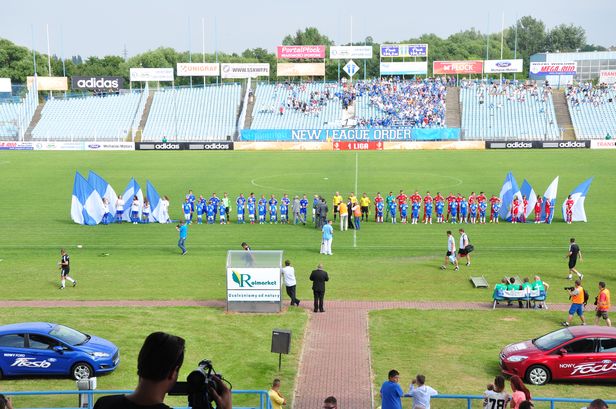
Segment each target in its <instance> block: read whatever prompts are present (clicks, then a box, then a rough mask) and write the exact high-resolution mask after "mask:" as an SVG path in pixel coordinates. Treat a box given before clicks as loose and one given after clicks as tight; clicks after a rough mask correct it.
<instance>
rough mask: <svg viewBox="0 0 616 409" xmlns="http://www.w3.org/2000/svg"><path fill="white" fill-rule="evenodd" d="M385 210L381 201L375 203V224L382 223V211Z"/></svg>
mask: <svg viewBox="0 0 616 409" xmlns="http://www.w3.org/2000/svg"><path fill="white" fill-rule="evenodd" d="M384 209H385V205H384V204H383V201H382V200H381V201H380V202H376V222H377V223H383V210H384Z"/></svg>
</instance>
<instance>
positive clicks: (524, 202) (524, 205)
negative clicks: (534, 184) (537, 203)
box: [520, 196, 528, 223]
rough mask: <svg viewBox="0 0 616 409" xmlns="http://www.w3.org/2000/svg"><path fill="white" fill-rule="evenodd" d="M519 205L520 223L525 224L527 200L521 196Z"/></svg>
mask: <svg viewBox="0 0 616 409" xmlns="http://www.w3.org/2000/svg"><path fill="white" fill-rule="evenodd" d="M520 205H521V206H522V209H521V212H520V213H521V214H520V223H526V209H528V199H527V198H526V196H522V203H520Z"/></svg>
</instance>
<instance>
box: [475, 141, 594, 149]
mask: <svg viewBox="0 0 616 409" xmlns="http://www.w3.org/2000/svg"><path fill="white" fill-rule="evenodd" d="M485 144H486V149H587V148H590V147H591V144H590V141H579V140H577V141H486V142H485Z"/></svg>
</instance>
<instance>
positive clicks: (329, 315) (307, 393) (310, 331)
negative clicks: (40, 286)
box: [0, 300, 569, 409]
mask: <svg viewBox="0 0 616 409" xmlns="http://www.w3.org/2000/svg"><path fill="white" fill-rule="evenodd" d="M306 304H311V303H310V302H306ZM225 305H226V303H225V301H218V300H214V301H208V300H162V301H149V300H115V301H70V300H66V301H0V308H2V307H5V308H6V307H40V308H52V307H137V308H138V307H214V308H224V307H225ZM308 307H309V306H308V305H306V308H307V309H308V311H309V315H310V316H309V320H308V326H307V328H306V338H305V339H304V342H303V347H302V354H301V357H300V364H299V371H298V376H297V381H296V384H295V397H294V400H293V408H294V409H318V408H321V407H322V404H323V400H324V399H325V397H327V396H329V395H334V396H336V398H337V399H338V402H340V405H339V406H340V407H342V408H352V409H372V402H373V397H372V368H371V364H370V341H369V338H368V312H369V311H370V310H383V309H394V308H407V309H419V310H490V309H491V308H492V303H486V302H432V301H429V302H421V301H327V300H326V302H325V309H326V312H325V313H313V312H312V307H311V306H310V308H308ZM549 308H550V310H554V311H567V310H568V308H569V304H549Z"/></svg>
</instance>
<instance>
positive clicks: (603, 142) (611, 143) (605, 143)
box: [590, 139, 616, 149]
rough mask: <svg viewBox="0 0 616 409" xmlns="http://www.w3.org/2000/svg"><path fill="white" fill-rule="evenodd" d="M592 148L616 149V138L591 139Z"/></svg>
mask: <svg viewBox="0 0 616 409" xmlns="http://www.w3.org/2000/svg"><path fill="white" fill-rule="evenodd" d="M590 149H616V140H614V139H593V140H591V141H590Z"/></svg>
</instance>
